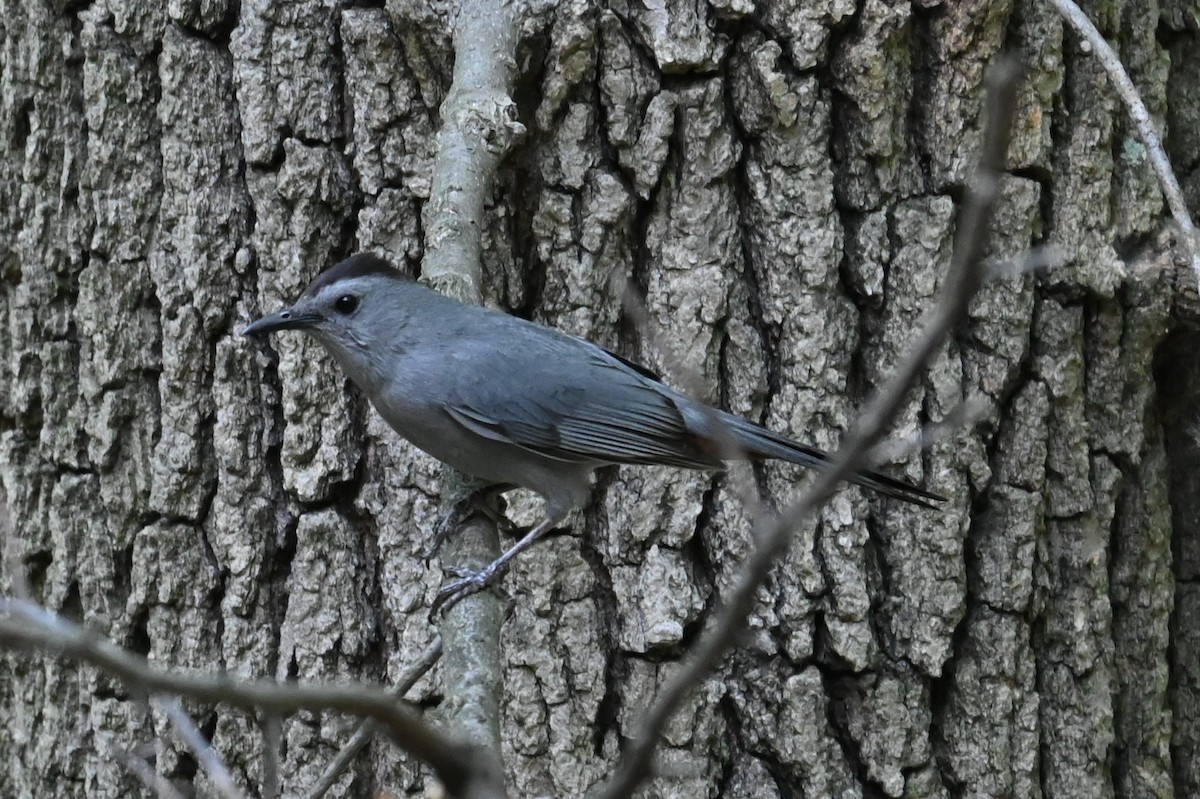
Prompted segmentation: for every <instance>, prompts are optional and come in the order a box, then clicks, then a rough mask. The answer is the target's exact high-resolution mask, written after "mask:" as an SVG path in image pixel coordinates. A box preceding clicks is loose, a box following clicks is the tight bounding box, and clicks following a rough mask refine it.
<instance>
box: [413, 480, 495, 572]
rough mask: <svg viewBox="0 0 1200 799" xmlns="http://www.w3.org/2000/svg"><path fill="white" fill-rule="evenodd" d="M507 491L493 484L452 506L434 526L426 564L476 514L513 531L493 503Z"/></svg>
mask: <svg viewBox="0 0 1200 799" xmlns="http://www.w3.org/2000/svg"><path fill="white" fill-rule="evenodd" d="M506 489H507V486H504V485H497V484H494V483H491V484H487V485H482V486H478V487H477V488H474V489H472V490H471V491H470V492H469V493H467V494H464V495H463V496H461V497H459V499H457V500H456V501H455V502H454V504H453V505H451V506H450V508H449V510H447V511H446V512H445V513H443V514H442V517H441V518H440V519H438V523H437V525H436V526H434V528H433V543H432V544H430V546H429V549H427V550H426V551H425V556H424V557H425V562H426V563H428V562H429V561H430V560H431V559H432V558H433V556H434V555H436V554H437V553H438V550H440V549H441V548H442V544H444V543H446V539H447V538H449V537H450V534H451V533H453V532H454V531H455V530H457V529H458V528H459V527H460V526H461V525H462V523H463V522H465V521H466V520H467V519H469V518H471V517H472V516H474V515H475V514H476V513H481V514H483V515H484V516H486V517H487V518H488V519H491V520H492V522H493V523H495V525H496V526H497V527H499V528H500V529H501V530H504V531H508V530H511V529H513V523H512V522H510V521H509V520H508V517H506V516H505V515H504V513H503V511H500V510H497V509H496V508H495V506H493V505H492V503H491V500H492V499H493V498H494V497H496V496H497V495H498V494H500V493H502V492H503V491H505V490H506Z"/></svg>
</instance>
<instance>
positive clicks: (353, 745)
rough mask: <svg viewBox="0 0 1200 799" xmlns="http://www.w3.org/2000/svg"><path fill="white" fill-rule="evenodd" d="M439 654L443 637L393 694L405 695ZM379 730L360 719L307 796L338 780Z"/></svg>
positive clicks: (317, 796)
mask: <svg viewBox="0 0 1200 799" xmlns="http://www.w3.org/2000/svg"><path fill="white" fill-rule="evenodd" d="M441 656H442V639H440V638H439V639H437V640H436V641H434V642H433V643H432V644H430V646H429V648H428V649H426V650H425V653H424V654H423V655H421V657H420V659H419V660H418V661H417V662H416V663H414V664H413V665H412V666H411V667H410V668H409V670H408V671H407V672H405V673H404V675H403V676H401V677H400V679H399V680H398V681H397V682H396V685H395V686H394V687H393V688H392V694H393V695H394V696H396V697H398V698H403V697H404V695H405V694H407V693H408V692H409V691H411V690H412V687H413V686H414V685H416V684H417V681H418V680H420V679H421V678H422V677H424V676H425V674H426V673H427V672H428V671H429V670H430V669H432V668H433V664H434V663H437V662H438V658H440V657H441ZM378 730H379V725H378V724H376V723H375V722H374V721H372V720H371V719H363V720H362V721H360V722H359V723H358V725H357V726H356V727H355V728H354V732H353V734H352V735H351V736H350V741H349V742H348V743H347V744H346V745H345V746H343V747H342V750H341V751H340V752H338V753H337V757H335V758H334V759H333V760H332V761H330V763H329V765H328V766H327V767H326V768H325V773H324V774H322V775H321V779H319V780H317V784H316V785H314V786H313V789H312V790H311V791H309V793H308V799H321V797H322V796H324V795H325V794H326V793H327V792H328V791H329V789H330V788H332V787H333V784H334V783H335V782H337V779H338V777H340V776H341V775H342V772H343V771H345V770H346V768H347V767H348V766H349V765H350V764H351V763H352V762H353V761H354V758H355V757H357V756H358V753H359V752H361V751H362V750H363V747H365V746H366V745H367V744H368V743H370V741H371V738H372V736H374V735H375V733H376V732H378Z"/></svg>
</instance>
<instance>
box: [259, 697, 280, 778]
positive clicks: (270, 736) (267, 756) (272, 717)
mask: <svg viewBox="0 0 1200 799" xmlns="http://www.w3.org/2000/svg"><path fill="white" fill-rule="evenodd" d="M260 723H261V724H262V733H263V777H262V791H261V793H262V797H263V799H277V797H278V796H279V750H280V749H281V748H282V746H283V720H282V719H280V718H279V714H277V713H264V714H263V717H262V721H261V722H260Z"/></svg>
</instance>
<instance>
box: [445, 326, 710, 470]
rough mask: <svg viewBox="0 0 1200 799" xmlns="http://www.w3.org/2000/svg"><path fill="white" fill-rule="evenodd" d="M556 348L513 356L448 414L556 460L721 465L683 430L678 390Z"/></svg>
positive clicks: (605, 356)
mask: <svg viewBox="0 0 1200 799" xmlns="http://www.w3.org/2000/svg"><path fill="white" fill-rule="evenodd" d="M564 338H565V337H564ZM555 345H556V346H551V347H547V348H546V351H544V352H542V351H539V352H538V355H537V357H533V356H529V355H526V356H521V355H514V356H511V357H514V358H521V361H520V364H519V366H518V365H516V364H510V365H509V369H507V370H505V371H509V374H507V375H506V374H503V373H496V374H495V376H496V378H497V379H496V380H488V379H487V378H486V377H480V378H479V379H476V380H474V381H473V382H472V383H471V385H470V388H469V390H462V391H459V392H456V395H455V396H454V397H453V398H452V401H451V402H450V403H449V404H448V405H447V406H446V412H447V413H448V414H449V415H450V417H451V418H452V419H454V421H455V422H457V423H458V424H460V425H462V426H463V427H465V428H467V429H469V430H471V431H472V432H474V433H476V434H478V435H481V436H485V437H487V438H490V439H492V440H495V441H502V442H507V443H511V444H514V445H516V446H519V447H521V448H523V449H526V450H529V451H532V452H536V453H538V454H540V455H543V456H545V457H548V458H554V459H557V460H562V461H570V462H579V463H582V462H604V463H643V464H644V463H661V464H667V465H671V466H682V467H686V468H692V469H702V468H711V467H714V466H719V465H720V463H721V461H720V459H719V458H717V457H716V456H715V455H714V454H713V453H712V452H707V451H705V447H704V443H705V442H704V440H703V439H701V438H699V437H697V436H695V435H694V434H693V433H692V432H691V431H690V430H689V429H688V426H687V423H686V420H685V418H684V416H683V413H682V412H681V409H680V407H679V405H678V404H677V403H678V402H680V400H681V397H680V395H678V394H676V393H675V392H673V391H671V390H670V389H668V388H667V387H666V386H663V385H662V384H660V383H658V382H656V381H654V380H652V379H651V378H650V377H648V376H647V374H646V373H644V372H641V371H635V370H634V369H633V368H631V367H630V366H629V365H627V364H626V363H625V362H624V361H622V360H621V359H619V358H617V357H616V356H613V355H612V354H611V353H608V352H606V351H605V350H603V349H601V348H599V347H596V346H594V345H591V344H587V343H585V342H582V341H577V340H575V339H569V340H567V341H563V340H561V339H560V340H557V341H556V342H555ZM540 349H541V348H539V350H540ZM500 360H501V361H503V360H505V359H503V358H501V359H500ZM489 371H490V370H489ZM513 374H520V375H521V376H522V379H520V380H515V379H513V377H512V375H513Z"/></svg>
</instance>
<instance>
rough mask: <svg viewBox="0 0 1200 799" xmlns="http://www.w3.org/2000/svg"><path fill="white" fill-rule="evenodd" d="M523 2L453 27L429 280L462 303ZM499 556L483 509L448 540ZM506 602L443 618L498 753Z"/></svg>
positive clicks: (459, 560) (497, 156)
mask: <svg viewBox="0 0 1200 799" xmlns="http://www.w3.org/2000/svg"><path fill="white" fill-rule="evenodd" d="M522 7H523V6H522V4H521V3H520V2H519V0H461V3H460V5H459V9H458V17H457V19H456V20H455V26H454V78H453V81H452V83H451V86H450V91H449V93H448V94H447V95H446V100H445V102H443V103H442V108H441V115H442V126H441V130H440V131H439V132H438V145H437V154H436V156H435V159H434V165H433V177H432V182H431V187H430V194H429V202H428V203H426V205H425V209H424V222H425V258H424V260H423V262H422V264H421V273H422V279H423V280H424V281H425V282H427V283H429V284H430V285H431V286H432V287H433V288H435V289H437V290H438V291H441V292H443V293H445V294H448V295H450V296H452V297H455V298H456V299H459V300H463V301H465V302H474V303H478V302H480V283H481V275H482V271H483V270H482V252H483V244H482V241H481V233H482V230H483V227H484V223H485V220H484V207H485V204H486V203H487V201H488V199H489V198H490V197H491V192H492V186H493V183H494V180H495V175H496V170H497V168H498V167H499V164H500V162H501V161H502V160H503V158H504V156H505V155H506V154H507V153H508V151H509V150H510V149H511V148H512V145H513V143H514V142H515V141H516V139H517V137H519V136H520V135H521V134H522V133H523V132H524V128H523V127H522V126H521V125H520V123H519V122H517V121H516V104H515V103H514V102H513V100H512V90H513V84H514V81H515V79H516V72H517V62H516V51H517V44H518V42H519V39H520V30H521V14H520V11H521V8H522ZM443 475H444V477H443V495H444V496H461V495H463V494H464V493H465V492H464V484H463V480H462V477H461V476H460V475H457V474H456V473H453V472H452V471H451V470H449V469H445V470H443ZM499 554H500V542H499V534H498V533H497V531H496V527H495V525H494V524H493V523H492V522H491V521H489V520H486V519H483V518H481V517H479V516H478V515H477V516H475V517H473V518H472V519H470V520H469V521H468V522H467V523H466V524H464V525H462V527H461V528H460V529H459V530H458V531H457V532H456V533H455V534H454V535H452V536H451V537H450V539H449V541H447V543H446V545H445V546H444V547H443V548H442V555H441V558H442V562H443V563H448V564H451V565H453V566H458V567H464V568H474V569H478V568H482V567H483V566H486V565H487V564H488V563H491V562H492V561H493V560H495V559H496V558H497V557H498V556H499ZM502 612H503V609H502V607H501V603H500V601H499V600H498V599H497V598H496V597H495V596H493V595H492V594H491V592H481V593H478V594H475V595H474V596H471V597H469V598H468V599H467V600H466V601H464V602H460V603H458V604H457V605H455V606H454V607H452V608H450V609H449V610H447V611H446V612H445V613H444V614H442V617H441V618H442V621H441V632H442V641H443V644H444V647H445V656H444V659H443V684H444V685H445V686H446V708H447V711H448V714H449V717H450V719H451V722H452V723H453V724H454V726H455V727H456V728H457V729H458V730H459V732H460V733H461V734H462V735H465V736H466V737H467V738H468V739H469V740H471V741H473V742H475V743H478V744H480V745H482V746H484V747H486V748H487V749H489V750H490V751H491V752H493V753H495V756H496V758H497V760H499V757H500V751H501V750H500V682H501V681H500V626H501V623H502V621H503V617H502Z"/></svg>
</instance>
